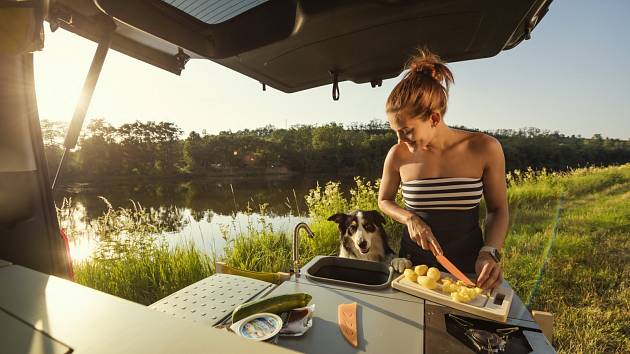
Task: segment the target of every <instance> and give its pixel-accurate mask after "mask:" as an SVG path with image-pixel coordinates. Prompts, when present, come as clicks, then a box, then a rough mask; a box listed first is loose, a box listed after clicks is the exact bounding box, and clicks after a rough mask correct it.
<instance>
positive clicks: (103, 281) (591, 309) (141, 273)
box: [60, 164, 630, 353]
mask: <svg viewBox="0 0 630 354" xmlns="http://www.w3.org/2000/svg"><path fill="white" fill-rule="evenodd" d="M378 185H379V182H378V181H376V182H372V181H368V180H365V179H362V178H356V179H355V183H354V186H353V187H352V188H350V191H349V193H347V194H344V193H342V188H341V185H340V183H338V182H328V183H325V184H324V185H322V186H320V185H318V186H317V187H316V188H314V189H312V190H311V191H310V192H309V194H308V195H307V196H306V204H307V206H308V214H307V215H305V216H308V217H309V220H310V221H309V225H310V226H311V228H312V229H313V231H314V232H315V235H316V236H315V237H314V238H312V239H310V238H308V237H306V236H305V235H302V237H301V239H300V240H301V243H300V255H301V260H302V263H306V262H308V261H309V260H310V259H311V258H312V257H314V256H316V255H334V254H336V253H337V252H338V245H339V241H338V237H339V236H338V231H337V226H336V224H334V223H332V222H329V221H327V218H328V217H329V216H330V215H332V214H334V213H337V212H340V211H349V210H353V209H367V210H371V209H378V207H377V191H378ZM508 186H509V188H508V201H509V207H510V229H509V233H508V237H507V240H506V244H505V249H504V261H503V267H504V271H505V277H506V279H507V280H508V281H509V282H510V284H511V285H512V287H513V288H514V289H515V291H516V292H517V294H519V296H520V297H521V298H523V299H526V298H528V297H529V296H530V295H531V296H532V300H533V302H532V308H533V309H540V310H546V311H551V312H553V313H555V314H556V325H555V331H554V345H555V346H556V347H557V348H558V350H559V352H564V353H595V352H619V353H622V352H624V353H625V352H630V339H629V337H630V312H629V310H628V309H629V308H630V306H629V305H630V304H629V299H630V286H629V284H628V281H627V279H628V276H630V265H629V264H630V263H629V262H628V261H629V258H628V257H629V255H630V221H629V219H630V189H629V188H630V187H629V186H630V164H626V165H623V166H617V167H608V168H585V169H578V170H574V171H570V172H566V173H555V172H553V173H550V172H548V171H545V170H542V171H533V170H531V169H530V170H526V171H514V172H513V173H510V174H508ZM400 198H401V196H400V194H399V195H398V202H400V201H401V199H400ZM560 200H562V201H563V210H562V213H561V214H560V216H561V217H560V219H559V220H556V217H555V216H556V212H557V208H558V206H559V201H560ZM134 208H135V209H134ZM146 213H148V211H146V210H145V209H143V208H141V207H137V206H134V207H132V208H130V209H116V210H114V209H113V208H111V206H110V207H109V208H108V211H107V212H106V213H105V214H104V215H103V216H102V217H101V218H99V219H97V220H95V221H94V222H93V224H94V225H92V226H91V229H92V230H91V231H92V232H93V233H98V235H99V238H100V241H99V244H100V247H101V248H102V249H101V250H99V252H98V253H97V255H98V256H97V257H95V258H94V259H92V260H90V261H88V262H84V263H79V264H75V272H76V274H77V281H78V282H80V283H82V284H85V285H87V286H91V287H94V288H97V289H100V290H103V291H106V292H109V293H112V294H114V295H117V296H121V297H124V298H127V299H130V300H133V301H137V302H140V303H143V304H149V303H152V302H154V301H156V300H158V299H159V298H161V297H164V296H166V295H168V294H169V293H172V292H173V291H175V290H177V289H179V288H182V287H184V286H186V285H188V284H190V283H192V282H194V281H196V280H198V279H201V278H203V277H205V276H207V275H209V274H211V273H212V271H213V266H212V264H213V259H212V257H211V256H208V255H205V254H203V253H201V251H198V250H197V249H195V248H194V246H193V245H192V244H189V245H185V246H179V247H176V248H174V249H169V248H168V247H166V246H165V244H164V242H163V240H161V239H160V238H159V237H157V238H156V237H155V236H154V235H155V234H156V232H155V230H154V229H152V226H151V225H146V224H147V223H149V224H151V221H150V217H148V216H147V215H145V214H146ZM68 215H70V216H71V215H72V212H68V211H67V210H65V209H64V210H61V211H60V216H61V217H62V218H63V217H65V218H68V219H72V218H71V217H70V216H68ZM252 215H253V214H252ZM258 215H260V217H258V218H256V219H250V222H249V223H248V225H246V226H245V227H244V228H241V227H238V228H237V227H235V226H234V227H233V230H232V231H233V232H235V235H230V234H229V233H227V232H226V233H225V235H224V236H225V237H226V239H227V240H228V243H227V246H226V248H225V250H224V260H225V261H226V262H227V263H228V264H230V265H232V266H235V267H238V268H242V269H248V270H257V271H287V270H289V268H290V267H291V263H290V260H291V240H290V237H289V236H290V235H288V234H286V233H282V232H278V231H276V230H274V229H273V227H272V225H271V224H269V223H268V222H267V221H266V217H265V215H266V206H265V205H263V206H261V209H260V211H259V213H258ZM482 218H483V215H482ZM481 222H483V220H481ZM556 224H557V226H558V228H557V229H558V235H557V239H556V243H555V244H554V245H553V247H552V248H551V249H550V258H549V263H548V266H547V270H546V272H545V276H544V278H543V281H542V284H541V286H540V288H539V289H538V291H537V293H535V294H534V293H532V291H533V289H534V284H535V283H536V279H537V275H538V271H539V269H540V267H541V265H542V263H543V261H544V260H543V254H544V250H545V249H546V247H549V246H550V245H549V240H550V236H551V233H552V230H553V229H554V228H555V227H556ZM153 226H155V225H153ZM385 228H386V230H387V232H388V234H389V236H390V245H391V246H392V248H394V250H397V249H398V241H399V238H400V235H401V231H402V228H403V226H402V225H400V224H397V223H396V222H394V221H392V220H389V219H388V222H387V225H386V227H385Z"/></svg>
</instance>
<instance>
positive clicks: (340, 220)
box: [328, 213, 349, 225]
mask: <svg viewBox="0 0 630 354" xmlns="http://www.w3.org/2000/svg"><path fill="white" fill-rule="evenodd" d="M348 216H349V215H347V214H344V213H337V214H335V215H331V216H330V217H329V218H328V221H334V222H336V223H337V224H339V225H341V224H342V223H343V222H344V221H346V219H347V218H348Z"/></svg>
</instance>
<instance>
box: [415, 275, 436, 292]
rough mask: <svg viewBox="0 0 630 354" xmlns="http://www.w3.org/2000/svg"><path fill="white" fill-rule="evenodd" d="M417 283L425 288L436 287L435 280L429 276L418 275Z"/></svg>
mask: <svg viewBox="0 0 630 354" xmlns="http://www.w3.org/2000/svg"><path fill="white" fill-rule="evenodd" d="M418 284H420V285H422V286H424V287H425V288H427V289H435V288H437V281H435V279H433V278H429V277H428V276H426V275H422V276H419V277H418Z"/></svg>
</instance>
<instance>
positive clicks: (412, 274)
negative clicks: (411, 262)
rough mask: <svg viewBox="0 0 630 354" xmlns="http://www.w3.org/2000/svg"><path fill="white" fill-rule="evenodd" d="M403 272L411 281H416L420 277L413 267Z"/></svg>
mask: <svg viewBox="0 0 630 354" xmlns="http://www.w3.org/2000/svg"><path fill="white" fill-rule="evenodd" d="M403 274H404V275H405V279H407V280H409V281H413V282H415V281H416V280H417V279H418V274H416V273H415V272H414V271H413V270H412V269H405V272H404V273H403Z"/></svg>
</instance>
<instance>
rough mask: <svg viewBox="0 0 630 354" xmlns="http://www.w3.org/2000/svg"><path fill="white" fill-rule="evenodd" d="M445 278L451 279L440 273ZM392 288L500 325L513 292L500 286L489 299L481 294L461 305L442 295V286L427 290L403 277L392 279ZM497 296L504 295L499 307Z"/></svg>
mask: <svg viewBox="0 0 630 354" xmlns="http://www.w3.org/2000/svg"><path fill="white" fill-rule="evenodd" d="M445 276H448V277H451V275H450V274H448V273H442V277H445ZM392 287H393V288H394V289H398V290H400V291H404V292H406V293H408V294H411V295H414V296H417V297H421V298H423V299H426V300H431V301H433V302H436V303H438V304H441V305H444V306H448V307H452V308H454V309H457V310H461V311H464V312H467V313H470V314H473V315H477V316H480V317H484V318H488V319H491V320H494V321H498V322H502V323H505V322H506V321H507V315H508V313H509V312H510V307H511V306H512V298H513V297H514V291H513V290H512V289H511V288H510V287H508V286H506V285H505V284H501V286H499V287H497V288H496V289H494V290H493V291H492V293H490V297H487V296H485V295H483V294H482V295H479V296H477V298H475V299H474V300H473V301H471V302H469V303H461V302H457V301H455V300H453V299H452V298H451V295H450V294H448V293H446V294H445V293H443V292H442V284H438V287H437V288H435V289H433V290H429V289H427V288H425V287H423V286H421V285H420V284H418V283H416V282H412V281H410V280H407V279H406V278H405V276H404V275H401V276H399V277H398V278H396V279H394V281H392ZM497 294H503V295H505V298H504V299H503V302H502V303H501V305H497V304H495V303H494V300H495V298H496V296H497Z"/></svg>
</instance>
